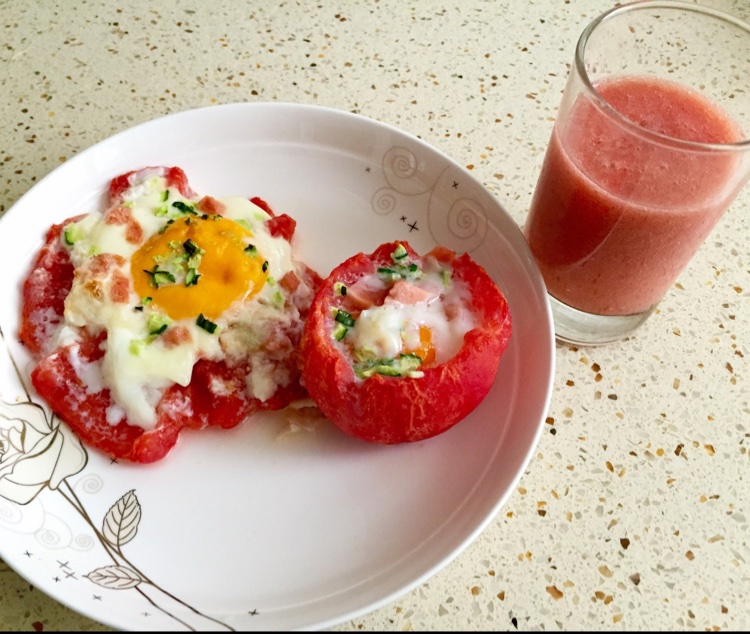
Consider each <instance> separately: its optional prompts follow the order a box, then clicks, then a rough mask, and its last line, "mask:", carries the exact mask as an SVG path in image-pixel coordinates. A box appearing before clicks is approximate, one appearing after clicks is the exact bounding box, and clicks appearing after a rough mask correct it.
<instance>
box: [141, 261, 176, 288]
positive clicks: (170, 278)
mask: <svg viewBox="0 0 750 634" xmlns="http://www.w3.org/2000/svg"><path fill="white" fill-rule="evenodd" d="M143 272H144V273H145V274H146V275H148V278H149V279H148V282H149V284H151V286H152V287H154V288H159V286H162V285H164V284H174V282H175V279H174V275H172V274H171V273H170V272H169V271H165V270H163V269H159V265H158V264H157V265H156V266H154V268H153V269H151V270H150V271H148V270H146V269H143Z"/></svg>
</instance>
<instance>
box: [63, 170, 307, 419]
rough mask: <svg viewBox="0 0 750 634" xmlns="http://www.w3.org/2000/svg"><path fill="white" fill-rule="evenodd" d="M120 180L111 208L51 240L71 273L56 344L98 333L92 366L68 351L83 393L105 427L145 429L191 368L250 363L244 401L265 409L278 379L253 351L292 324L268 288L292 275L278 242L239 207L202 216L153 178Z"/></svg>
mask: <svg viewBox="0 0 750 634" xmlns="http://www.w3.org/2000/svg"><path fill="white" fill-rule="evenodd" d="M136 177H137V178H136ZM131 180H133V181H134V182H131V183H130V184H131V187H130V188H129V189H128V191H126V192H125V193H124V195H123V196H122V197H121V201H120V203H119V204H118V205H115V206H114V207H113V208H110V209H107V210H106V211H104V212H93V213H91V214H88V215H87V216H85V217H84V218H83V219H81V220H80V221H78V222H77V223H74V224H73V225H69V226H68V227H67V230H66V231H65V233H64V235H63V237H62V239H63V240H64V241H65V243H66V245H67V246H68V248H69V249H70V257H71V261H72V262H73V264H74V266H75V268H76V272H75V278H74V282H73V286H72V288H71V291H70V293H69V295H68V297H67V298H66V301H65V313H64V323H63V325H62V327H61V328H60V330H59V332H58V337H57V343H58V345H65V344H70V343H75V342H76V340H77V339H78V338H80V333H81V330H80V329H82V328H86V329H87V330H88V331H89V332H91V333H92V334H94V335H96V334H97V333H100V332H101V331H103V330H106V332H107V337H106V341H105V342H104V344H103V348H104V356H103V358H102V359H101V361H99V362H97V363H96V364H93V365H94V366H95V367H93V368H92V367H90V366H91V365H92V364H85V363H83V362H82V361H81V359H80V358H76V353H75V350H76V347H75V346H71V347H70V350H71V353H70V355H71V363H72V364H73V366H74V368H76V371H77V373H78V376H79V378H81V380H82V381H83V383H84V384H85V385H87V388H88V390H89V391H91V392H99V391H101V389H103V387H107V388H109V389H110V391H111V394H112V398H113V401H114V403H113V405H112V407H111V408H110V411H108V413H107V417H108V421H109V422H110V423H111V424H115V423H117V422H119V421H120V420H122V419H123V418H127V420H128V422H129V423H130V424H133V425H139V426H141V427H143V428H144V429H151V428H153V426H154V425H155V424H156V418H157V415H156V410H155V408H156V405H157V404H158V402H159V400H160V398H161V396H162V394H163V392H164V390H165V389H167V388H168V387H169V386H171V385H173V384H175V383H176V384H180V385H183V386H184V385H187V384H188V383H189V382H190V379H191V374H192V369H193V366H194V364H195V363H196V362H197V361H198V360H199V359H201V358H206V359H222V358H227V357H231V358H233V359H234V360H238V359H251V360H252V358H253V355H256V359H255V363H254V364H253V373H252V377H251V378H249V379H248V386H247V387H248V393H249V395H250V396H253V397H256V398H260V399H261V400H265V399H267V398H269V397H270V396H271V395H273V393H274V392H275V390H276V388H277V387H278V386H279V385H283V384H285V383H284V382H285V381H287V382H288V381H289V376H288V373H286V374H285V373H284V371H283V370H279V369H278V368H277V367H275V366H274V364H273V363H270V362H269V361H268V359H266V358H265V357H264V356H263V352H262V350H261V347H262V343H263V341H264V340H265V339H267V337H269V336H271V334H272V333H273V332H274V328H277V327H278V325H279V324H287V323H288V322H289V321H291V320H294V319H297V318H298V317H299V314H298V312H297V311H296V309H295V308H294V306H293V305H292V306H291V308H290V305H291V302H286V301H285V299H286V297H285V292H284V290H283V289H282V288H280V286H279V284H278V280H280V279H281V278H282V277H283V276H284V275H285V274H286V273H287V272H288V271H292V270H294V262H293V259H292V253H291V246H290V244H289V242H288V241H286V240H284V239H283V238H280V237H274V236H272V235H271V234H270V233H269V232H268V230H267V228H266V225H265V222H266V221H267V220H268V219H269V217H270V216H269V215H268V214H267V213H266V212H265V211H264V210H263V209H261V208H259V207H258V206H256V205H254V204H253V203H252V202H250V201H249V200H247V199H244V198H225V199H218V201H219V204H220V205H221V208H222V211H221V214H220V215H219V214H205V213H202V212H201V211H200V210H199V209H197V208H196V204H197V203H198V200H199V199H198V198H196V199H194V200H191V199H187V198H185V197H184V196H182V194H181V193H180V192H179V191H178V190H177V189H175V188H171V187H167V185H166V181H165V178H164V176H163V172H162V170H159V169H155V170H153V171H151V172H150V173H145V174H144V173H136V175H134V176H133V177H131Z"/></svg>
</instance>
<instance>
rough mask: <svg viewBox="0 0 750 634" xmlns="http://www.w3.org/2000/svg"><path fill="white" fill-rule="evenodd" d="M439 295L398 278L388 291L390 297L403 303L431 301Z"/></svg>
mask: <svg viewBox="0 0 750 634" xmlns="http://www.w3.org/2000/svg"><path fill="white" fill-rule="evenodd" d="M437 297H438V294H437V293H435V292H433V291H430V290H427V289H424V288H422V287H420V286H417V285H416V284H412V283H411V282H407V281H406V280H396V282H394V284H393V286H391V290H390V291H389V292H388V298H389V299H392V300H394V301H397V302H399V303H401V304H419V303H420V302H429V301H431V300H433V299H435V298H437Z"/></svg>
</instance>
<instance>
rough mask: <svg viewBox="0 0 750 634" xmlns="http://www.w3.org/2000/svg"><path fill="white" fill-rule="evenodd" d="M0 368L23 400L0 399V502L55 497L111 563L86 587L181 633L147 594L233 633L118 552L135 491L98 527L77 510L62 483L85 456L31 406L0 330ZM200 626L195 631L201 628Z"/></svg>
mask: <svg viewBox="0 0 750 634" xmlns="http://www.w3.org/2000/svg"><path fill="white" fill-rule="evenodd" d="M0 368H2V369H3V370H10V371H11V374H15V376H16V378H17V379H18V382H19V384H20V386H21V389H22V391H23V396H21V395H19V396H18V397H17V398H15V399H13V400H10V399H8V398H7V396H6V395H5V394H0V497H2V498H4V499H6V500H8V501H9V502H11V503H15V504H19V505H26V504H29V503H30V502H31V501H32V500H34V499H35V498H36V497H37V496H38V495H41V494H42V493H43V492H44V491H45V490H48V491H50V492H52V493H57V494H59V495H61V496H62V497H63V498H64V499H65V500H66V501H67V502H68V503H69V504H70V505H71V506H72V507H73V509H75V511H76V512H77V513H78V514H79V515H80V516H81V517H82V518H83V520H84V521H85V522H86V524H87V525H88V526H89V527H90V529H91V530H92V531H93V533H94V536H95V537H96V539H97V540H98V541H99V543H100V544H101V546H102V548H103V549H104V550H105V552H106V553H107V555H108V556H109V558H110V559H111V560H112V563H109V564H106V565H103V566H100V567H98V568H96V569H94V570H92V571H91V572H89V573H88V574H86V575H84V577H85V578H86V579H88V580H89V581H90V582H92V583H94V584H96V585H97V586H99V587H102V588H107V589H110V590H134V591H136V592H138V593H139V594H140V595H141V596H142V597H143V598H144V599H145V600H146V601H147V602H148V603H149V604H150V605H151V606H152V607H153V608H154V609H156V610H159V611H160V612H162V613H163V614H165V615H167V616H168V617H170V618H172V619H174V620H175V621H177V622H178V623H180V624H181V625H182V626H184V627H185V628H186V629H188V630H191V631H196V630H197V629H198V627H197V624H191V623H189V622H188V621H186V620H185V618H184V617H180V616H178V615H177V614H175V613H174V612H173V611H171V610H170V609H168V608H167V607H166V606H165V605H164V603H163V602H162V601H160V600H159V601H157V599H156V598H154V597H152V596H151V594H150V593H149V592H148V590H151V591H153V592H156V593H160V595H161V596H162V597H164V598H166V599H167V600H168V601H170V602H173V603H175V604H176V605H177V606H180V607H182V608H187V610H189V611H190V612H191V613H192V614H193V615H195V616H196V617H198V618H199V619H201V620H207V621H208V622H210V623H212V624H213V627H214V628H216V627H217V626H218V627H221V628H224V629H226V630H230V631H235V630H234V628H233V627H231V626H230V625H227V624H226V623H223V622H222V621H220V620H218V619H215V618H213V617H211V616H208V615H206V614H203V613H202V612H200V611H199V610H197V609H196V608H194V607H193V606H191V605H189V604H188V603H186V602H185V601H183V600H181V599H179V598H178V597H176V596H174V595H173V594H171V593H170V592H168V591H167V590H165V589H164V588H162V587H161V586H159V585H158V584H157V583H155V582H154V581H153V580H151V579H150V578H149V577H148V576H147V575H146V574H145V573H144V572H143V571H141V570H140V569H139V568H138V567H137V566H136V565H135V564H133V563H132V562H131V561H130V560H129V559H128V557H127V556H126V554H125V553H124V551H123V547H124V546H125V545H127V544H128V543H130V542H131V541H132V540H133V539H134V538H135V537H136V535H137V534H138V526H139V523H140V521H141V517H142V509H141V505H140V503H139V502H138V498H137V496H136V494H135V490H130V491H128V492H126V493H125V494H124V495H123V496H122V497H120V499H119V500H117V502H116V503H115V504H113V505H112V506H111V507H110V509H109V510H108V511H107V513H106V514H105V516H104V518H103V520H102V524H101V528H99V527H97V526H96V524H95V523H94V520H93V519H92V518H91V516H90V515H89V513H88V512H87V511H86V509H85V508H84V506H83V503H82V502H81V500H80V498H79V497H78V495H77V494H76V493H75V491H74V489H73V487H72V486H71V485H70V484H69V483H68V481H67V478H69V477H71V476H75V475H77V474H79V473H81V472H82V471H83V470H84V468H85V467H86V465H87V464H88V453H87V452H86V449H85V447H84V446H83V445H82V443H81V441H80V439H79V438H78V436H76V435H75V434H74V433H73V432H72V431H71V430H70V429H69V428H68V427H67V425H65V424H64V423H63V422H62V421H61V420H60V419H59V418H57V416H55V414H54V413H52V412H48V411H47V410H46V409H45V408H44V407H42V406H41V405H39V404H38V403H35V402H34V401H33V400H32V398H31V395H30V392H29V390H28V388H27V387H26V383H25V382H24V380H23V376H22V374H21V372H20V371H19V369H18V366H17V364H16V362H15V360H14V359H13V357H12V355H11V354H10V350H9V349H8V346H7V342H6V340H5V335H4V333H3V330H2V327H0ZM205 626H206V624H205V623H204V624H203V627H202V628H201V629H205Z"/></svg>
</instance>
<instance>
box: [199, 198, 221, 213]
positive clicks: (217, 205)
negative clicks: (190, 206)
mask: <svg viewBox="0 0 750 634" xmlns="http://www.w3.org/2000/svg"><path fill="white" fill-rule="evenodd" d="M195 206H196V208H197V209H198V211H202V212H203V213H204V214H212V215H215V216H221V215H223V214H224V212H225V211H226V209H227V206H226V205H225V204H224V203H223V202H221V201H220V200H218V199H216V198H214V197H213V196H204V197H203V198H201V199H200V200H199V201H198V202H197V203H196V205H195Z"/></svg>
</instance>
